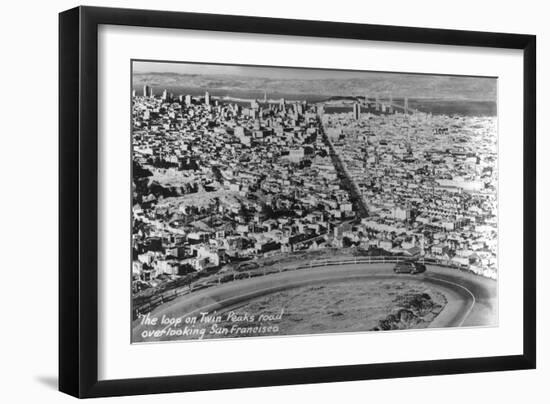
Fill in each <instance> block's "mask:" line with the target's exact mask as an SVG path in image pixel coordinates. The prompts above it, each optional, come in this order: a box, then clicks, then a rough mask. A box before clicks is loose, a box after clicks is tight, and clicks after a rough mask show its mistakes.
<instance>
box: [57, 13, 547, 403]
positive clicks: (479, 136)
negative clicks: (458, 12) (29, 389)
mask: <svg viewBox="0 0 550 404" xmlns="http://www.w3.org/2000/svg"><path fill="white" fill-rule="evenodd" d="M59 27H60V31H59V33H60V34H59V46H60V51H59V55H60V56H59V79H60V80H59V82H60V88H59V91H60V94H59V95H60V97H59V98H60V105H59V111H60V112H59V125H60V129H59V142H60V143H59V147H60V161H59V165H60V198H59V200H60V202H59V203H60V224H59V226H60V254H59V260H60V266H59V285H60V288H59V290H60V295H59V299H60V303H59V305H60V322H59V344H60V349H59V352H60V353H59V387H60V390H61V391H63V392H66V393H68V394H71V395H73V396H76V397H100V396H114V395H131V394H148V393H161V392H181V391H193V390H208V389H222V388H238V387H255V386H271V385H285V384H299V383H321V382H333V381H347V380H361V379H376V378H394V377H409V376H422V375H439V374H456V373H466V372H486V371H499V370H514V369H518V370H519V369H532V368H534V367H535V363H536V361H535V357H536V355H535V352H536V342H535V317H536V315H535V302H536V296H535V285H536V281H535V266H536V259H535V257H536V251H535V250H536V247H535V144H536V142H535V123H536V122H535V120H536V114H535V99H536V86H535V65H536V63H535V54H536V45H535V44H536V41H535V37H534V36H531V35H520V34H503V33H487V32H470V31H453V30H441V29H423V28H409V27H395V26H377V25H365V24H349V23H338V22H321V21H302V20H284V19H272V18H260V17H244V16H226V15H212V14H195V13H179V12H164V11H162V12H161V11H146V10H125V9H107V8H93V7H78V8H75V9H72V10H68V11H65V12H63V13H61V14H60V17H59Z"/></svg>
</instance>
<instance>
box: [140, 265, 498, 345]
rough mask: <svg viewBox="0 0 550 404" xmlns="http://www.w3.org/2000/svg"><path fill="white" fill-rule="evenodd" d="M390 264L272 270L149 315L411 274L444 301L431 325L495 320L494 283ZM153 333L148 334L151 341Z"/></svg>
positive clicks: (187, 311)
mask: <svg viewBox="0 0 550 404" xmlns="http://www.w3.org/2000/svg"><path fill="white" fill-rule="evenodd" d="M393 266H394V264H345V265H334V266H327V267H318V268H310V269H300V270H294V271H287V272H281V273H275V274H271V275H266V276H261V277H257V278H250V279H243V280H238V281H233V282H230V283H226V284H222V285H220V286H214V287H210V288H207V289H204V290H200V291H197V292H193V293H192V294H190V295H185V296H181V297H179V298H177V299H175V300H173V301H172V302H170V303H167V304H165V305H162V306H159V307H157V308H156V309H155V310H153V312H151V316H152V317H153V316H154V317H158V318H161V317H162V316H163V315H165V316H167V317H179V318H184V317H186V316H191V315H198V313H200V312H206V311H207V312H212V311H214V310H220V309H222V308H223V309H227V308H229V307H231V306H232V305H235V304H237V303H240V302H242V301H246V300H249V299H252V298H255V297H259V296H262V295H266V294H270V293H273V292H277V291H280V290H284V289H288V288H293V287H299V286H306V285H311V284H312V283H324V282H328V281H331V280H349V279H358V280H369V279H414V280H421V281H424V282H427V283H430V284H432V285H434V286H435V287H437V289H438V290H439V291H440V292H441V293H443V294H444V295H445V297H446V299H447V304H446V305H445V307H444V308H443V310H442V311H441V312H440V313H439V315H438V316H437V317H436V318H435V319H434V320H433V321H432V323H431V324H430V327H431V328H441V327H460V326H491V325H496V324H497V282H496V281H494V280H491V279H486V278H483V277H480V276H477V275H474V274H471V273H469V272H463V271H459V270H457V269H452V268H446V267H439V266H429V265H428V266H427V268H428V269H427V271H426V272H425V273H423V274H418V275H408V274H395V273H394V272H393ZM146 328H147V327H146V326H142V325H141V324H140V319H138V320H136V321H134V324H133V330H132V333H133V338H132V340H133V341H134V342H141V341H143V338H142V337H141V332H142V331H143V330H144V329H146ZM154 340H156V338H147V341H154Z"/></svg>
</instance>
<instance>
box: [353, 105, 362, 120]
mask: <svg viewBox="0 0 550 404" xmlns="http://www.w3.org/2000/svg"><path fill="white" fill-rule="evenodd" d="M359 118H361V107H360V105H359V103H358V102H356V103H354V104H353V119H355V120H356V121H358V120H359Z"/></svg>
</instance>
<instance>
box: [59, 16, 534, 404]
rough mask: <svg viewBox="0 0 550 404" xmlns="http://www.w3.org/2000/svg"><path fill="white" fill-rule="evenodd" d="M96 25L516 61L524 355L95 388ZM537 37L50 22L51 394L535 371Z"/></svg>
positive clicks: (220, 20)
mask: <svg viewBox="0 0 550 404" xmlns="http://www.w3.org/2000/svg"><path fill="white" fill-rule="evenodd" d="M100 24H112V25H124V26H139V27H155V28H180V29H194V30H209V31H227V32H242V33H259V34H275V35H291V36H309V37H319V38H343V39H359V40H370V41H390V42H403V43H423V44H439V45H451V46H452V45H463V46H475V47H490V48H510V49H519V50H522V51H523V67H524V76H523V119H524V122H523V146H524V155H523V181H524V188H523V204H524V205H523V223H524V229H523V251H524V255H523V257H524V258H523V354H521V355H513V356H496V357H482V358H467V359H446V360H430V361H416V362H401V363H381V364H363V365H351V366H334V367H314V368H295V369H281V370H262V371H250V372H235V373H218V374H192V375H181V376H171V377H150V378H139V379H124V380H108V381H99V380H98V376H97V371H98V337H97V335H98V323H97V319H98V269H97V266H98V139H97V130H98V122H97V121H98V106H97V102H98V66H97V63H98V26H99V25H100ZM535 107H536V37H535V36H533V35H519V34H505V33H490V32H472V31H458V30H443V29H424V28H409V27H397V26H381V25H365V24H350V23H340V22H323V21H304V20H288V19H278V18H263V17H262V18H260V17H245V16H230V15H214V14H197V13H183V12H166V11H149V10H131V9H112V8H96V7H77V8H73V9H71V10H68V11H64V12H62V13H60V15H59V218H60V219H59V389H60V390H61V391H62V392H65V393H68V394H70V395H73V396H76V397H81V398H84V397H103V396H120V395H134V394H151V393H168V392H183V391H196V390H211V389H226V388H241V387H260V386H274V385H292V384H301V383H324V382H336V381H351V380H363V379H381V378H396V377H411V376H426V375H442V374H459V373H469V372H488V371H502V370H514V369H533V368H535V366H536V270H535V269H536V217H535V215H536V213H535V212H536V201H535V199H536V185H535V184H536V168H535V167H536V160H535V158H536V153H535V148H536V134H535V122H536V108H535Z"/></svg>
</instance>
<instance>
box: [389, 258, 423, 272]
mask: <svg viewBox="0 0 550 404" xmlns="http://www.w3.org/2000/svg"><path fill="white" fill-rule="evenodd" d="M393 272H395V273H396V274H413V275H414V274H420V273H422V272H426V265H424V264H421V263H420V262H416V261H401V262H398V263H397V264H395V267H393Z"/></svg>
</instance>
